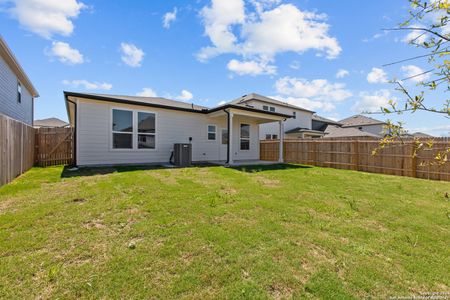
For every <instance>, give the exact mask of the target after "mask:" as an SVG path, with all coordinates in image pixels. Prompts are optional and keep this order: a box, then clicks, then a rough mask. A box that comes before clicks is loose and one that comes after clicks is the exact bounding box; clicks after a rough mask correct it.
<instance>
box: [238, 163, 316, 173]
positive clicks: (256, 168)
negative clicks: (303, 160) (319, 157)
mask: <svg viewBox="0 0 450 300" xmlns="http://www.w3.org/2000/svg"><path fill="white" fill-rule="evenodd" d="M310 168H312V167H311V166H305V165H293V164H275V165H250V166H236V167H232V169H234V170H237V171H241V172H246V173H257V172H264V171H277V170H292V169H310Z"/></svg>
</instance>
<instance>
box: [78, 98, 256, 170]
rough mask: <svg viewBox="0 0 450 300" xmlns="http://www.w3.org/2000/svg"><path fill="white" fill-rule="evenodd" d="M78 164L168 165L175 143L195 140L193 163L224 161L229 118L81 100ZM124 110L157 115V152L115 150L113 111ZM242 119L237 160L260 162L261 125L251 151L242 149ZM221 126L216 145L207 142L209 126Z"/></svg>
mask: <svg viewBox="0 0 450 300" xmlns="http://www.w3.org/2000/svg"><path fill="white" fill-rule="evenodd" d="M77 107H78V123H77V127H78V129H77V144H78V147H77V163H78V165H113V164H132V163H135V164H139V163H162V162H168V161H169V159H170V154H171V151H172V149H173V144H174V143H189V137H192V159H193V161H208V160H220V147H221V144H220V143H221V139H220V129H221V128H226V127H227V124H226V118H225V117H222V118H210V117H208V116H206V115H203V114H198V113H190V112H182V111H176V110H167V109H159V108H151V107H139V106H134V105H133V106H131V105H125V104H116V103H107V102H102V101H91V100H80V101H79V102H78V105H77ZM112 108H119V109H120V108H124V109H132V110H139V111H149V112H154V113H156V149H155V150H115V149H114V150H113V149H111V139H112V135H111V110H112ZM240 120H241V119H240V117H239V116H235V117H234V120H233V123H234V132H233V134H234V138H233V141H234V145H233V152H236V154H235V155H234V159H236V160H237V159H258V158H259V141H258V125H257V124H256V123H254V122H248V120H247V121H246V122H245V123H248V124H250V125H251V137H250V138H251V145H250V149H251V150H250V151H240V150H238V149H239V140H238V139H239V124H238V122H239V121H240ZM208 124H215V125H217V138H216V141H208V140H207V125H208Z"/></svg>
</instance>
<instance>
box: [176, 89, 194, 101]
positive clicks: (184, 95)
mask: <svg viewBox="0 0 450 300" xmlns="http://www.w3.org/2000/svg"><path fill="white" fill-rule="evenodd" d="M192 98H194V95H192V93H191V92H189V91H188V90H182V91H181V94H180V95H179V96H176V97H175V99H177V100H180V101H189V100H191V99H192Z"/></svg>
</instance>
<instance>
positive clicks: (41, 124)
mask: <svg viewBox="0 0 450 300" xmlns="http://www.w3.org/2000/svg"><path fill="white" fill-rule="evenodd" d="M33 127H34V128H50V127H60V128H61V127H69V123H67V122H64V121H63V120H60V119H58V118H47V119H41V120H34V124H33Z"/></svg>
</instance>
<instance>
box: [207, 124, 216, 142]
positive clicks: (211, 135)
mask: <svg viewBox="0 0 450 300" xmlns="http://www.w3.org/2000/svg"><path fill="white" fill-rule="evenodd" d="M216 134H217V127H216V125H208V141H215V140H216Z"/></svg>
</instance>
